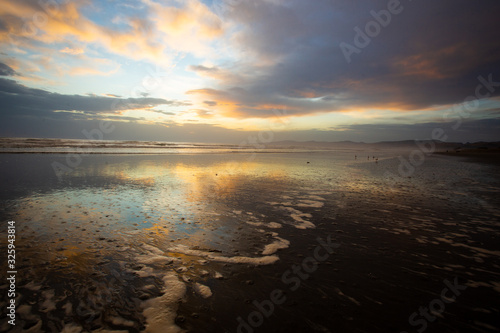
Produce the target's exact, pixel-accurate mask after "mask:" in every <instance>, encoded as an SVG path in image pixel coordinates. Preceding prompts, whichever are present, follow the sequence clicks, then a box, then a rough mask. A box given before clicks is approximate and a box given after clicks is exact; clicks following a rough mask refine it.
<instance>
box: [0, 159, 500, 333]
mask: <svg viewBox="0 0 500 333" xmlns="http://www.w3.org/2000/svg"><path fill="white" fill-rule="evenodd" d="M16 158H18V159H22V161H23V163H30V156H22V157H16ZM44 158H45V159H46V160H45V163H47V164H50V162H51V161H52V159H53V158H54V157H53V156H45V157H44ZM37 159H38V160H37V161H38V162H37V163H39V164H42V165H43V163H40V157H37ZM42 160H43V158H42ZM85 161H86V162H85V163H86V164H82V166H81V167H79V168H77V169H75V171H74V172H73V173H72V174H71V175H68V177H67V179H65V180H64V182H63V183H57V185H56V186H55V185H53V184H56V183H55V182H56V180H54V179H56V176H55V175H53V176H52V178H53V179H52V178H51V177H46V179H41V180H40V179H37V180H36V182H35V181H33V180H32V179H26V181H25V183H23V184H19V188H20V189H21V190H22V191H21V190H20V192H19V193H22V194H18V195H11V196H10V197H9V196H7V199H5V200H4V201H3V203H4V204H5V205H4V206H5V209H4V211H3V213H2V214H3V218H4V219H13V220H15V221H16V223H18V226H19V229H18V233H19V235H20V237H19V240H18V246H19V250H18V253H19V258H20V259H19V272H20V275H19V278H20V281H19V284H18V286H19V290H18V291H19V300H18V304H21V306H20V307H19V309H18V313H19V317H20V318H19V326H17V327H16V328H15V331H18V332H39V331H45V332H88V331H91V332H108V331H127V332H140V331H145V332H166V331H168V332H178V331H181V330H183V329H187V330H190V331H193V332H197V331H212V332H221V331H225V330H226V331H235V330H236V327H237V325H238V323H237V321H236V320H235V319H236V318H237V317H238V316H241V315H244V314H245V313H248V312H250V311H249V309H250V310H251V301H250V300H252V299H262V298H263V297H266V295H269V292H270V291H272V290H273V289H275V288H280V283H281V282H280V276H281V274H282V273H283V272H284V271H285V270H286V269H287V267H291V265H293V264H296V263H300V262H301V261H302V258H303V256H304V255H307V253H309V252H310V250H311V248H313V247H314V246H316V238H317V237H318V236H325V235H327V234H328V235H329V234H331V235H334V236H335V239H336V240H338V241H339V242H340V243H341V244H342V246H341V247H340V248H339V250H338V253H334V254H333V256H334V257H335V259H329V260H328V261H326V262H325V263H322V264H321V267H320V269H318V272H317V273H315V275H314V277H313V278H314V279H312V278H311V280H308V281H307V283H304V287H302V288H301V289H300V290H298V291H297V292H296V293H295V295H296V296H295V297H297V299H302V300H303V301H301V302H297V301H294V300H293V298H292V297H290V302H295V304H293V303H290V304H288V303H286V304H284V305H283V306H282V307H281V308H280V310H276V312H275V314H274V315H273V319H272V320H271V319H269V321H268V323H267V325H268V326H263V327H262V328H261V329H262V331H264V332H265V331H276V330H277V331H279V329H286V331H288V332H292V331H297V332H299V331H300V332H305V331H314V330H315V329H316V331H317V329H318V328H319V327H323V328H325V327H328V329H330V330H332V329H333V328H334V327H340V328H341V329H342V330H343V331H352V332H354V331H362V330H363V329H365V328H366V327H370V328H371V331H373V332H379V331H380V332H382V331H387V329H388V326H387V325H389V326H391V327H400V328H401V329H406V327H407V324H408V323H407V322H405V320H406V318H407V317H408V311H410V310H409V309H411V310H412V311H413V309H414V308H415V307H417V306H418V305H420V304H417V305H415V304H414V301H412V300H413V299H416V301H415V302H417V303H418V301H419V297H420V296H418V295H420V294H422V291H425V292H424V293H423V296H422V299H426V297H427V296H429V295H428V293H430V290H432V289H433V288H432V287H433V286H431V283H430V281H433V280H437V281H442V280H443V279H444V278H449V276H450V275H449V273H450V272H453V273H454V274H456V275H460V276H466V277H468V278H469V279H470V281H468V282H467V283H468V284H467V285H468V286H471V287H473V288H475V289H478V290H479V291H481V295H482V290H483V289H484V288H489V289H490V290H492V291H494V292H499V290H498V284H497V283H494V279H495V277H496V276H497V275H498V274H497V273H494V272H495V270H496V271H498V268H499V267H500V266H499V264H500V263H499V258H498V257H500V255H499V253H500V249H499V248H498V245H496V244H495V240H498V214H497V213H496V212H495V211H494V210H487V209H486V210H484V209H483V208H482V207H489V206H491V205H493V206H494V205H495V201H494V200H493V199H491V198H492V197H493V196H492V195H491V193H486V194H485V193H484V192H481V193H479V194H478V192H475V190H476V189H479V188H484V187H482V185H483V184H485V183H487V184H489V185H488V186H489V189H490V191H491V192H494V191H498V189H499V186H498V182H495V181H492V180H491V179H488V180H482V179H479V178H477V177H476V175H479V174H481V175H484V174H485V173H484V172H485V170H486V169H481V168H479V169H474V168H469V169H467V167H464V165H458V164H457V165H458V166H459V167H461V169H460V170H461V172H462V173H463V174H462V176H463V175H467V176H468V177H469V178H470V179H476V180H475V182H476V184H475V185H474V184H466V185H467V186H465V187H463V188H462V187H460V186H457V185H456V184H455V182H456V179H454V178H447V177H446V174H445V173H443V168H442V165H443V163H444V161H441V160H439V159H437V160H436V161H434V160H431V162H429V164H428V165H427V166H426V168H428V170H429V172H425V173H424V172H423V173H422V174H419V173H416V175H415V177H414V179H411V180H410V179H400V180H396V181H395V180H394V179H386V178H384V177H383V176H382V175H383V174H384V170H387V169H390V168H393V167H394V165H393V164H391V163H393V161H392V160H391V159H389V158H388V159H381V160H380V161H379V163H377V164H374V163H366V161H357V160H356V161H352V156H351V154H350V153H349V154H347V153H346V154H344V155H342V154H325V153H318V154H281V155H273V154H264V155H263V156H259V157H258V158H256V159H254V160H251V161H250V160H249V159H248V156H245V155H228V154H220V155H215V154H214V155H209V154H207V155H203V156H195V155H177V156H171V155H163V156H155V155H150V156H149V155H145V156H127V155H123V156H104V157H103V156H91V157H88V158H87V159H86V160H85ZM432 161H434V162H432ZM42 162H43V161H42ZM441 162H443V163H441ZM18 163H19V161H18ZM432 163H435V165H434V164H432ZM446 163H448V162H446ZM440 170H441V171H440ZM13 172H14V171H13ZM439 172H441V174H440V175H438V176H436V173H439ZM9 176H10V177H12V176H14V175H9ZM17 176H18V177H19V178H20V179H22V178H23V175H22V174H19V175H17ZM31 177H34V176H31ZM433 177H439V179H440V182H439V183H436V182H435V181H433ZM452 183H453V184H455V189H454V191H447V190H445V189H444V188H443V186H442V184H445V186H449V184H452ZM23 186H24V188H23ZM4 197H6V195H4ZM492 200H493V201H492ZM478 202H483V203H481V206H476V205H477V203H478ZM445 203H446V205H447V206H446V205H444V204H445ZM488 205H489V206H488ZM478 211H481V213H480V214H477V212H478ZM485 235H489V238H488V239H487V238H485ZM3 241H4V240H3V239H2V242H3ZM3 247H5V244H4V243H2V249H3ZM368 258H369V259H368ZM464 261H465V262H464ZM474 263H475V264H477V263H480V264H482V265H483V267H479V266H475V265H474ZM481 269H483V270H484V272H481ZM443 271H446V274H445V275H443ZM402 272H404V273H402ZM441 276H442V278H441ZM367 277H368V279H367ZM422 279H424V280H422ZM360 286H361V288H360ZM281 287H282V286H281ZM481 288H483V289H481ZM471 289H472V288H471ZM390 290H392V291H394V290H398V292H396V293H394V292H389V291H390ZM388 293H389V294H391V296H388ZM394 294H396V295H394ZM424 296H425V297H424ZM481 297H483V298H482V302H484V305H480V304H476V307H477V308H482V307H487V306H489V305H491V304H490V303H491V302H492V301H491V299H492V298H491V297H490V296H481ZM427 298H428V297H427ZM461 299H467V295H464V296H461ZM353 300H355V302H354V301H353ZM310 302H312V303H314V304H318V307H319V308H315V307H314V306H311V305H310ZM312 303H311V304H312ZM308 304H309V305H308ZM401 304H404V306H402V305H401ZM462 304H463V305H462V306H465V304H466V303H465V301H464V303H462ZM249 307H250V308H249ZM384 307H387V308H386V309H384ZM395 309H397V310H395ZM448 309H452V307H449V308H448V307H447V311H448ZM325 311H326V312H325ZM331 311H333V312H334V313H335V315H334V316H328V315H326V313H327V312H328V313H329V312H331ZM386 311H396V312H398V311H400V313H398V318H395V319H393V320H390V321H389V322H390V324H387V320H385V321H383V322H382V321H381V320H380V319H378V318H374V316H373V314H372V313H379V314H381V313H384V312H386ZM450 311H451V310H450ZM459 311H462V310H460V309H459ZM497 312H498V310H494V313H497ZM410 313H411V312H410ZM320 314H321V315H320ZM469 316H471V315H470V314H469ZM354 317H356V322H354V323H353V319H352V318H354ZM375 317H376V316H375ZM448 317H449V318H453V320H454V319H456V317H454V316H453V315H452V314H450V315H448ZM472 317H474V316H472ZM294 318H295V319H296V320H297V321H298V322H295V321H294V320H295V319H294ZM349 318H350V319H349ZM474 318H475V317H474ZM491 318H493V317H488V316H487V317H486V318H481V319H480V320H479V319H477V318H476V319H475V320H476V321H478V322H481V323H484V322H485V323H484V324H485V325H490V326H492V325H493V324H492V320H491ZM284 323H289V324H284ZM283 325H284V326H283ZM287 325H288V326H287ZM304 325H306V326H304ZM365 325H366V327H365ZM436 325H437V326H436V327H439V328H440V329H443V328H444V329H448V328H450V327H454V326H453V325H454V324H453V321H446V320H442V322H441V324H436ZM439 325H441V326H439ZM474 325H475V324H469V325H468V326H467V328H472V330H471V331H475V330H474V327H476V326H477V325H476V326H474ZM483 326H484V325H483ZM7 329H8V326H7V325H4V324H2V326H1V327H0V330H1V331H6V330H7Z"/></svg>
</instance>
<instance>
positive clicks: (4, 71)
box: [0, 62, 17, 76]
mask: <svg viewBox="0 0 500 333" xmlns="http://www.w3.org/2000/svg"><path fill="white" fill-rule="evenodd" d="M14 75H17V73H16V71H15V70H13V69H12V68H11V67H10V66H8V65H6V64H4V63H3V62H0V76H14Z"/></svg>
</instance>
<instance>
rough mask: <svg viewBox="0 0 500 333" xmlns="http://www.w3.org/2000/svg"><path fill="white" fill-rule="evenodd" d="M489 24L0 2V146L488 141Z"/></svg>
mask: <svg viewBox="0 0 500 333" xmlns="http://www.w3.org/2000/svg"><path fill="white" fill-rule="evenodd" d="M499 13H500V2H499V1H497V0H481V1H472V0H439V1H431V0H413V1H412V0H401V1H398V0H182V1H181V0H163V1H160V0H126V1H115V0H101V1H97V0H76V1H62V0H59V1H55V0H16V1H11V0H0V119H1V121H0V137H42V138H74V139H85V138H103V139H110V140H159V141H173V142H210V143H243V142H249V143H251V142H258V143H262V144H264V143H269V142H271V141H282V140H296V141H311V140H315V141H344V140H349V141H355V142H378V141H397V140H414V139H415V140H426V139H440V140H442V141H459V142H476V141H500V134H499V133H500V20H499V19H498V14H499ZM102 128H106V129H112V130H106V131H100V129H102ZM99 131H100V132H99ZM89 133H94V134H93V136H92V135H91V134H89Z"/></svg>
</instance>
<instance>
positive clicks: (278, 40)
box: [198, 0, 500, 117]
mask: <svg viewBox="0 0 500 333" xmlns="http://www.w3.org/2000/svg"><path fill="white" fill-rule="evenodd" d="M394 1H395V0H392V1H391V0H377V1H372V0H370V1H368V0H358V1H326V0H325V1H324V0H316V1H299V0H297V1H287V2H283V1H273V2H271V1H243V2H241V4H240V5H238V6H237V7H236V8H235V9H234V10H233V11H231V12H230V13H229V14H228V18H229V19H230V20H234V21H236V22H239V23H240V24H241V23H243V24H244V28H243V29H242V30H241V31H239V32H238V34H237V36H236V37H235V40H237V41H238V42H239V44H240V47H241V49H243V50H244V51H246V52H249V53H253V54H254V57H256V58H257V60H258V61H257V62H256V63H254V62H252V63H247V64H246V65H245V66H242V68H241V70H246V71H247V72H251V71H250V70H248V67H253V68H255V69H258V70H255V74H254V75H250V76H245V77H244V79H242V77H234V78H233V80H226V81H224V80H221V82H220V86H219V87H218V89H219V90H224V91H225V93H226V94H230V92H229V88H231V87H240V88H244V90H245V92H244V93H243V94H240V95H234V96H232V98H233V101H234V102H235V103H238V102H239V103H241V105H242V108H241V109H240V110H239V113H236V114H235V115H237V116H238V117H245V116H265V114H264V115H262V114H260V113H259V112H260V111H259V110H256V109H253V108H245V106H251V105H252V104H258V103H262V104H269V103H273V104H281V105H287V106H288V107H289V111H290V114H308V113H314V112H318V111H323V112H325V111H335V110H345V109H353V108H390V109H398V110H417V109H425V108H429V107H434V106H438V105H447V104H453V103H461V102H463V100H464V99H465V98H466V97H467V96H469V95H474V92H475V88H476V86H477V84H478V77H479V76H483V77H484V78H487V77H488V75H490V74H492V77H493V81H495V82H500V57H499V54H500V20H498V13H500V2H499V1H496V0H485V1H480V2H477V1H469V0H442V1H413V2H410V1H401V2H400V5H399V7H398V8H400V13H399V14H397V15H396V14H392V15H391V19H390V23H388V24H387V25H386V27H382V26H380V24H379V26H380V32H379V33H378V34H377V35H376V36H374V37H372V38H370V39H371V40H370V42H369V44H368V45H366V46H365V47H363V48H359V51H360V52H359V53H354V54H352V55H351V57H350V58H351V62H350V63H348V62H347V61H346V57H345V56H344V53H343V51H342V49H341V48H340V44H341V43H343V42H344V43H348V44H351V45H355V41H354V38H355V37H356V32H355V30H354V28H355V27H359V28H360V29H361V30H362V31H364V30H365V26H366V24H367V23H368V22H370V21H375V18H374V17H373V16H372V14H371V11H375V12H377V13H379V12H380V11H381V10H387V7H388V3H391V2H394ZM198 67H202V66H198ZM244 67H245V68H244ZM198 70H201V68H198ZM207 91H208V90H207ZM220 94H222V93H220ZM498 95H500V89H499V88H497V89H496V90H495V91H494V92H492V93H491V96H498ZM311 98H318V99H316V100H311Z"/></svg>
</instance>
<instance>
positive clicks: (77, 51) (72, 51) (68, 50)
mask: <svg viewBox="0 0 500 333" xmlns="http://www.w3.org/2000/svg"><path fill="white" fill-rule="evenodd" d="M59 52H61V53H67V54H72V55H78V54H82V53H83V52H84V50H83V48H81V47H78V48H70V47H68V46H66V47H65V48H64V49H62V50H60V51H59Z"/></svg>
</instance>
